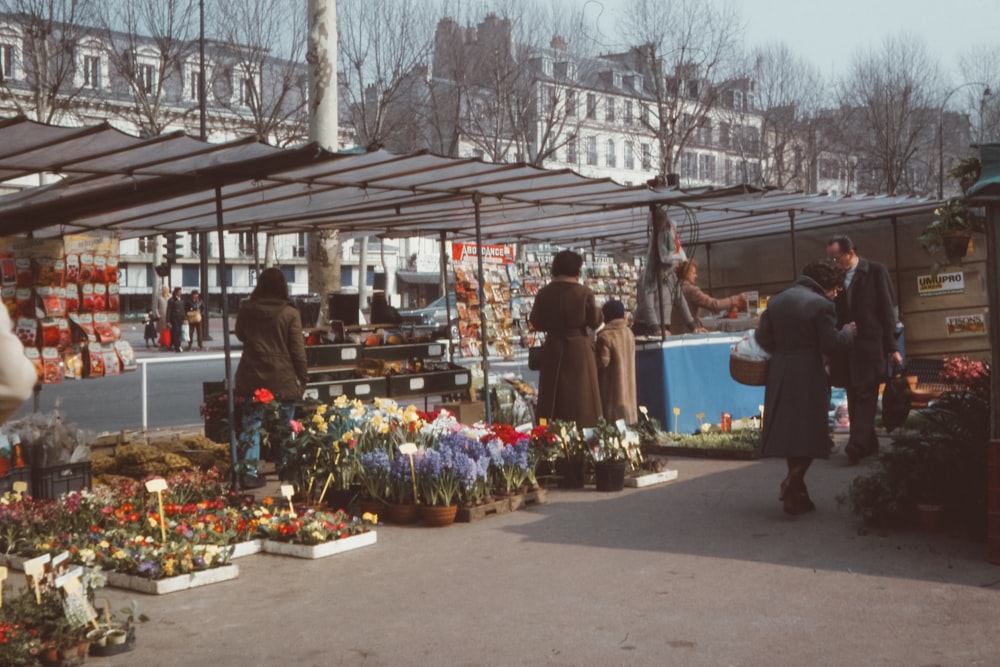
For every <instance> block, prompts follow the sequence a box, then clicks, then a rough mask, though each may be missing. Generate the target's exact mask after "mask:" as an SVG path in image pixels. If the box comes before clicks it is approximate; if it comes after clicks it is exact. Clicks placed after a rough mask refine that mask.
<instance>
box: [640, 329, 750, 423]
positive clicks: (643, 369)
mask: <svg viewBox="0 0 1000 667" xmlns="http://www.w3.org/2000/svg"><path fill="white" fill-rule="evenodd" d="M740 338H742V334H738V333H707V334H688V335H684V336H668V337H667V339H666V340H665V341H663V342H661V341H659V340H658V339H657V340H655V341H643V340H641V339H639V340H637V341H636V350H635V374H636V378H635V379H636V390H637V394H638V399H639V405H644V406H646V407H647V408H648V409H649V414H650V415H651V416H653V417H656V418H657V419H658V420H660V423H662V424H663V428H664V429H665V430H667V431H675V430H676V431H677V432H679V433H694V432H695V431H697V430H698V428H699V427H700V423H699V421H698V417H697V416H696V415H697V414H698V413H704V418H703V419H704V422H705V423H709V424H718V423H719V421H720V417H721V415H722V413H723V412H728V413H729V414H730V415H732V418H733V420H734V421H735V420H738V419H740V418H742V417H753V416H756V415H758V414H760V406H761V405H763V404H764V387H748V386H746V385H742V384H739V383H738V382H736V381H735V380H733V379H732V378H731V377H730V376H729V350H730V347H731V346H732V345H733V344H734V343H736V342H737V341H738V340H740ZM674 408H680V415H679V416H678V417H677V419H676V420H675V418H674ZM675 422H676V423H675Z"/></svg>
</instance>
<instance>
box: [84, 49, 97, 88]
mask: <svg viewBox="0 0 1000 667" xmlns="http://www.w3.org/2000/svg"><path fill="white" fill-rule="evenodd" d="M83 87H84V88H92V89H97V88H100V87H101V59H100V57H98V56H84V57H83Z"/></svg>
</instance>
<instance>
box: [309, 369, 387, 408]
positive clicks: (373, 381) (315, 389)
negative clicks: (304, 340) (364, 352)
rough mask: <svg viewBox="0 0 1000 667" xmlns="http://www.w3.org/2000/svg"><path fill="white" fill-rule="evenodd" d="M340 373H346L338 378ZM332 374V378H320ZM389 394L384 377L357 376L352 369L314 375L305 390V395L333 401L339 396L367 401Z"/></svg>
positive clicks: (319, 399)
mask: <svg viewBox="0 0 1000 667" xmlns="http://www.w3.org/2000/svg"><path fill="white" fill-rule="evenodd" d="M338 375H344V377H339V378H338V377H337V376H338ZM331 376H332V379H324V380H321V379H319V378H321V377H327V378H331ZM387 394H388V388H387V385H386V379H385V378H384V377H378V378H355V377H354V376H353V372H351V371H348V372H346V373H342V372H339V371H338V372H335V373H332V374H331V373H324V374H322V375H314V376H312V377H310V378H309V382H308V383H307V384H306V391H305V396H307V397H308V398H314V399H316V400H318V401H333V400H335V399H336V398H337V397H338V396H346V397H347V398H359V399H361V400H363V401H365V400H371V399H373V398H376V397H379V396H386V395H387Z"/></svg>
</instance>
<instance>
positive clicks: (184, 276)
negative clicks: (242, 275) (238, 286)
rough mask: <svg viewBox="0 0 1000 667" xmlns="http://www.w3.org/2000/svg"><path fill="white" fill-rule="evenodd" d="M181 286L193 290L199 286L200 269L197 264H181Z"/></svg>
mask: <svg viewBox="0 0 1000 667" xmlns="http://www.w3.org/2000/svg"><path fill="white" fill-rule="evenodd" d="M181 285H183V286H184V287H194V288H197V287H198V286H199V285H201V267H200V266H198V265H197V264H182V265H181ZM230 286H231V285H230Z"/></svg>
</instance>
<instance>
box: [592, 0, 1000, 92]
mask: <svg viewBox="0 0 1000 667" xmlns="http://www.w3.org/2000/svg"><path fill="white" fill-rule="evenodd" d="M659 1H662V2H669V0H659ZM704 1H706V2H708V1H709V0H704ZM712 1H715V0H712ZM574 2H575V3H576V4H578V5H580V6H585V7H586V11H587V12H588V16H590V15H591V14H593V15H594V16H597V15H598V14H599V13H600V9H599V7H600V6H603V8H604V15H603V17H602V18H601V25H602V27H604V29H605V31H613V30H614V29H615V25H616V23H617V19H618V16H619V15H620V12H621V8H622V7H623V6H624V5H625V4H626V2H625V0H574ZM733 4H734V6H735V7H737V8H738V9H739V11H740V12H741V14H742V16H743V20H744V25H745V26H746V44H747V46H754V45H763V44H766V43H771V42H784V43H785V44H786V45H787V46H788V47H789V49H790V50H791V51H792V52H793V53H795V54H797V55H798V56H800V57H802V58H804V59H806V60H807V61H809V62H811V63H812V64H813V65H814V66H816V67H817V68H819V70H820V72H821V73H822V74H824V75H826V76H830V75H835V76H836V75H842V74H844V73H846V71H847V70H848V68H849V65H850V63H851V58H852V56H853V55H854V54H855V53H856V52H857V51H858V50H859V49H860V50H862V51H867V50H868V49H871V48H876V47H879V46H881V44H882V42H883V40H884V39H885V38H886V37H887V36H893V37H899V36H901V35H903V34H912V35H916V36H919V37H922V38H923V39H924V40H925V41H926V43H927V45H928V47H929V48H930V49H931V52H932V53H933V54H935V55H936V56H937V57H938V58H939V59H940V62H941V66H942V68H943V70H944V72H945V73H947V74H948V75H949V76H950V77H951V78H952V79H953V80H954V81H956V82H958V81H960V76H959V73H958V71H957V62H958V55H959V53H961V52H963V51H966V50H967V48H968V47H969V46H973V45H976V46H983V45H1000V0H961V1H959V2H956V1H955V0H950V1H949V0H733Z"/></svg>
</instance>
